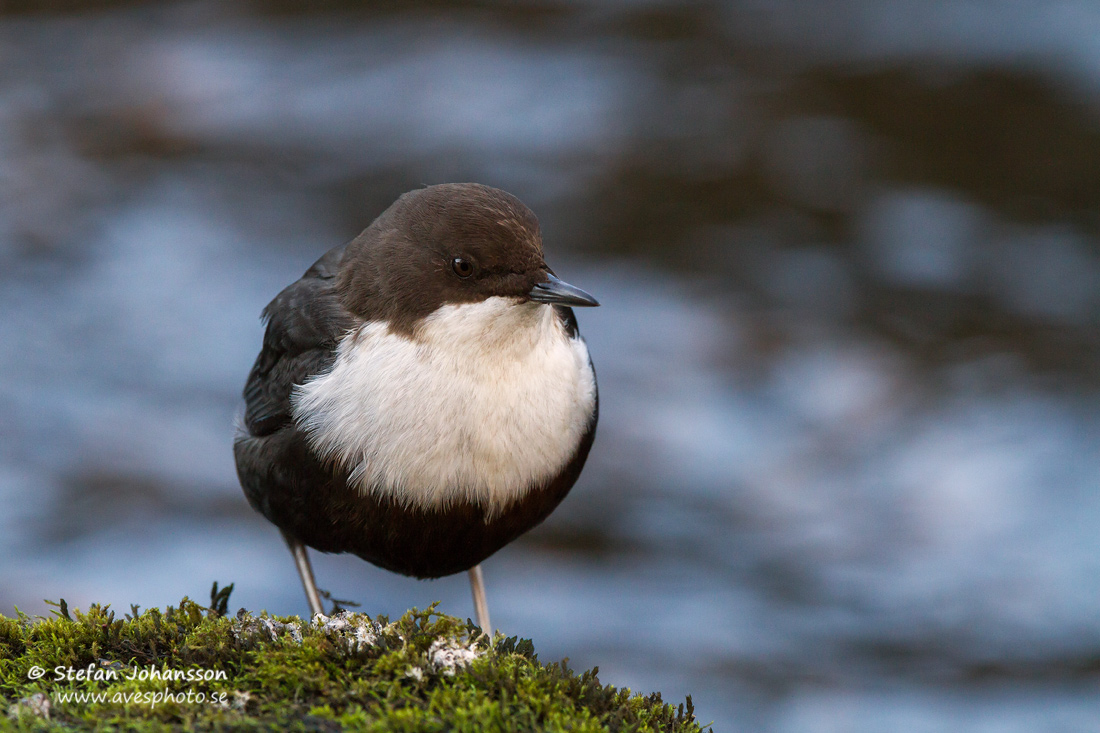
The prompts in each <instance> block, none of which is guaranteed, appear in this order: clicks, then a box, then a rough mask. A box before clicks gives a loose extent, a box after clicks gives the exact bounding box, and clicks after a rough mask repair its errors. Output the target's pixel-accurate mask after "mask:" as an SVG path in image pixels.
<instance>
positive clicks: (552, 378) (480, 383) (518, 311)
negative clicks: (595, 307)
mask: <svg viewBox="0 0 1100 733" xmlns="http://www.w3.org/2000/svg"><path fill="white" fill-rule="evenodd" d="M595 400H596V379H595V375H594V374H593V372H592V368H591V366H590V364H589V358H588V348H587V347H586V346H585V343H584V341H583V339H581V338H579V337H578V338H575V339H574V338H570V337H569V336H568V335H567V334H566V332H565V329H564V327H563V326H562V324H561V322H560V320H559V319H558V318H557V316H556V315H555V313H554V310H553V308H552V307H550V306H546V305H539V304H536V303H517V302H516V301H515V300H514V299H510V298H500V297H494V298H489V299H488V300H485V301H483V302H480V303H471V304H463V305H447V306H443V307H441V308H439V309H438V310H436V311H435V312H434V313H432V314H431V315H429V316H428V317H427V318H425V319H424V321H423V322H422V323H421V324H420V325H419V326H418V328H417V329H416V334H415V336H414V337H411V338H410V337H406V336H401V335H397V334H394V333H391V332H390V330H389V325H388V324H387V323H381V322H375V323H367V324H364V325H363V326H361V327H359V328H358V329H356V330H355V331H352V332H351V333H349V334H348V336H347V337H345V338H344V340H343V341H341V342H340V345H339V347H338V349H337V356H336V362H335V364H334V365H333V367H332V369H331V370H330V371H329V372H327V373H325V374H323V375H320V376H318V377H315V378H313V379H311V380H310V381H308V382H306V383H305V384H304V385H302V386H300V387H299V388H298V389H297V390H296V392H295V395H294V418H295V421H296V422H297V423H298V425H299V427H301V428H302V429H303V430H305V431H306V433H307V435H308V436H309V439H310V442H311V445H312V446H313V448H314V449H315V450H317V451H318V452H319V453H320V454H321V455H323V456H325V457H326V458H328V459H330V460H334V461H336V462H337V463H338V464H339V465H341V466H342V467H344V468H345V469H348V470H350V471H351V477H350V479H349V483H350V484H351V485H352V486H354V487H356V488H358V489H359V490H360V491H361V492H363V493H374V494H376V495H381V496H387V497H390V498H393V499H395V500H397V501H399V502H401V503H403V504H405V505H407V506H416V507H420V508H425V509H430V508H439V507H445V506H447V505H449V504H451V503H453V502H455V501H460V500H467V501H475V502H478V503H480V504H481V505H482V506H484V507H485V508H486V509H487V511H488V512H489V513H493V512H495V511H497V510H499V509H502V508H503V507H505V506H507V505H508V504H510V503H512V502H513V501H515V500H516V499H518V498H520V497H522V496H523V495H524V494H525V493H526V492H527V491H529V490H530V489H532V488H534V487H536V486H538V485H539V484H541V483H543V482H544V481H546V480H547V479H549V478H551V477H553V476H554V475H555V474H557V473H558V472H559V471H561V470H562V468H564V467H565V465H566V464H567V463H568V461H569V459H570V458H571V457H572V456H573V454H574V452H575V451H576V449H577V446H578V444H579V443H580V441H581V438H582V437H583V436H584V433H585V431H586V429H587V427H588V422H589V420H590V418H591V415H592V411H593V409H594V407H595Z"/></svg>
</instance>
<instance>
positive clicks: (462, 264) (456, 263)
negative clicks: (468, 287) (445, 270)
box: [451, 257, 474, 277]
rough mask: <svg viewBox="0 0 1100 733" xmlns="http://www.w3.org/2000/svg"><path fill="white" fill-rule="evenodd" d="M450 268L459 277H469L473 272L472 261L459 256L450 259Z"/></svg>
mask: <svg viewBox="0 0 1100 733" xmlns="http://www.w3.org/2000/svg"><path fill="white" fill-rule="evenodd" d="M451 269H452V270H454V271H455V274H456V275H458V276H459V277H469V276H470V275H473V274H474V263H472V262H470V261H469V260H464V259H462V258H461V257H455V258H454V259H453V260H451Z"/></svg>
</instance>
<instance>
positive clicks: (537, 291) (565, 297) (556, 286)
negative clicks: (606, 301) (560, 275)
mask: <svg viewBox="0 0 1100 733" xmlns="http://www.w3.org/2000/svg"><path fill="white" fill-rule="evenodd" d="M527 297H528V298H530V299H531V300H533V301H535V302H536V303H554V304H556V305H576V306H595V305H599V304H600V302H599V301H598V300H596V299H595V298H593V297H592V296H591V295H589V294H588V293H586V292H584V291H583V290H581V289H580V288H577V287H574V286H572V285H570V284H569V283H567V282H563V281H561V280H559V279H557V278H556V277H554V276H553V275H551V274H550V273H546V282H542V283H539V284H538V285H536V286H535V287H533V288H531V292H529V293H528V294H527Z"/></svg>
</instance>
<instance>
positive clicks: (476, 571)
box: [469, 565, 493, 636]
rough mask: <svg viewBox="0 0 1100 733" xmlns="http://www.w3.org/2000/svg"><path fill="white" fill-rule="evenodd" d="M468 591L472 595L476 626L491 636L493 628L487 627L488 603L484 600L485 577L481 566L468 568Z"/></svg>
mask: <svg viewBox="0 0 1100 733" xmlns="http://www.w3.org/2000/svg"><path fill="white" fill-rule="evenodd" d="M469 572H470V590H471V591H472V592H473V594H474V612H475V613H477V625H478V626H480V627H481V630H482V631H484V632H485V633H486V634H489V635H490V636H492V634H493V627H492V626H490V625H489V602H488V601H487V600H486V599H485V576H484V575H482V573H481V566H480V565H474V566H473V567H472V568H470V571H469Z"/></svg>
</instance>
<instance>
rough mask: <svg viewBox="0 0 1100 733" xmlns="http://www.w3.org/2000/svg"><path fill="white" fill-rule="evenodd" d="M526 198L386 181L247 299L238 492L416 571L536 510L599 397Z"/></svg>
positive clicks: (469, 556)
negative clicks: (374, 205) (255, 325)
mask: <svg viewBox="0 0 1100 733" xmlns="http://www.w3.org/2000/svg"><path fill="white" fill-rule="evenodd" d="M598 305H599V303H598V301H597V300H596V299H595V298H594V297H592V296H591V295H589V294H588V293H587V292H585V291H583V290H581V289H580V288H577V287H575V286H573V285H570V284H568V283H566V282H564V281H563V280H560V279H558V277H557V276H556V275H555V274H554V272H553V270H551V269H550V267H549V266H548V265H547V264H546V261H545V259H544V256H543V249H542V235H541V231H540V228H539V221H538V218H537V217H536V216H535V214H534V213H533V212H532V211H531V210H530V209H529V208H528V207H527V206H526V205H525V204H523V203H522V202H521V201H520V200H519V199H518V198H516V197H515V196H513V195H511V194H509V193H507V192H505V191H502V190H500V189H497V188H492V187H489V186H486V185H482V184H478V183H447V184H438V185H432V186H426V187H423V188H419V189H416V190H413V191H410V192H408V193H405V194H403V195H401V196H400V197H399V198H397V200H396V201H395V202H394V203H393V204H391V205H390V206H389V208H387V209H386V210H385V211H383V212H382V213H381V214H380V215H379V216H378V217H377V218H376V219H374V221H373V222H371V224H370V225H369V226H368V227H367V228H366V229H365V230H363V232H362V233H361V234H359V236H357V237H356V238H355V239H353V240H351V241H350V242H348V243H346V244H345V245H342V246H338V247H335V248H334V249H331V250H329V251H328V252H327V253H325V254H324V255H323V256H321V257H320V259H318V260H317V261H316V262H315V263H314V264H313V265H312V266H311V267H310V268H309V269H308V270H306V272H305V274H304V275H302V277H301V278H300V279H298V280H297V281H295V282H293V283H291V284H290V285H289V286H287V287H286V288H285V289H283V290H282V291H281V292H280V293H279V294H278V295H277V296H275V298H274V299H273V300H272V301H271V302H270V303H269V304H268V305H267V307H266V308H265V309H264V310H263V313H262V316H261V319H262V322H263V323H264V324H265V325H266V328H265V332H264V337H263V345H262V347H261V349H260V352H259V355H258V356H257V357H256V361H255V363H254V365H253V367H252V369H251V371H250V372H249V375H248V378H247V381H246V384H245V388H244V392H243V396H244V410H243V415H242V417H241V419H240V420H239V424H238V428H237V432H236V435H235V437H234V441H233V452H234V458H235V461H236V467H237V474H238V478H239V479H240V484H241V487H242V489H243V491H244V495H245V497H246V498H247V500H248V502H249V504H250V505H251V506H252V508H253V509H255V510H256V511H258V512H259V513H260V514H262V515H263V516H264V517H266V518H267V519H268V520H269V521H270V522H271V523H273V524H274V525H275V526H276V527H278V529H279V530H280V531H281V532H282V535H283V538H284V540H285V542H286V544H287V546H288V547H289V549H290V551H291V554H292V556H293V558H294V562H295V565H296V567H297V570H298V574H299V576H300V578H301V581H302V585H303V587H304V589H305V594H306V599H307V602H308V604H309V607H310V612H311V614H312V615H316V614H319V613H323V608H322V605H321V596H320V592H319V591H318V589H317V585H316V582H315V579H314V575H313V569H312V566H311V563H310V560H309V555H308V551H307V548H313V549H315V550H317V551H320V552H325V553H352V554H354V555H357V556H359V557H360V558H362V559H364V560H366V561H367V562H370V563H372V564H374V565H376V566H378V567H381V568H384V569H386V570H390V571H393V572H396V573H400V574H402V575H406V576H411V577H414V578H421V579H427V578H439V577H443V576H447V575H452V574H455V573H460V572H462V571H466V572H467V573H468V575H469V580H470V585H471V591H472V595H473V600H474V607H475V614H476V617H477V622H478V625H479V626H480V627H481V628H482V630H483V631H486V632H488V633H492V627H491V624H490V618H489V609H488V602H487V599H486V593H485V583H484V575H483V572H482V569H481V563H482V562H484V561H485V560H486V558H488V557H489V556H491V555H493V554H494V553H495V552H497V551H498V550H500V549H501V548H502V547H504V546H505V545H507V544H508V543H510V542H512V541H513V540H515V539H516V538H517V537H519V536H520V535H522V534H523V533H524V532H526V531H528V530H530V529H531V528H532V527H534V526H536V525H538V524H539V523H541V522H542V521H543V520H544V519H546V517H547V516H549V514H550V513H551V512H552V511H553V510H554V509H555V508H556V507H557V506H558V504H559V503H560V502H561V501H562V500H563V499H564V498H565V496H566V494H568V492H569V490H570V489H571V488H572V487H573V485H574V483H575V482H576V481H577V478H578V476H579V475H580V473H581V470H582V469H583V467H584V464H585V461H586V459H587V457H588V454H589V451H590V449H591V447H592V443H593V440H594V438H595V433H596V423H597V421H598V417H599V394H598V390H597V386H596V373H595V370H594V368H593V365H592V359H591V357H590V355H589V352H588V346H587V344H586V342H585V340H584V338H583V337H582V336H581V335H580V331H579V329H578V325H577V319H576V316H575V314H574V312H573V307H588V306H598Z"/></svg>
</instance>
